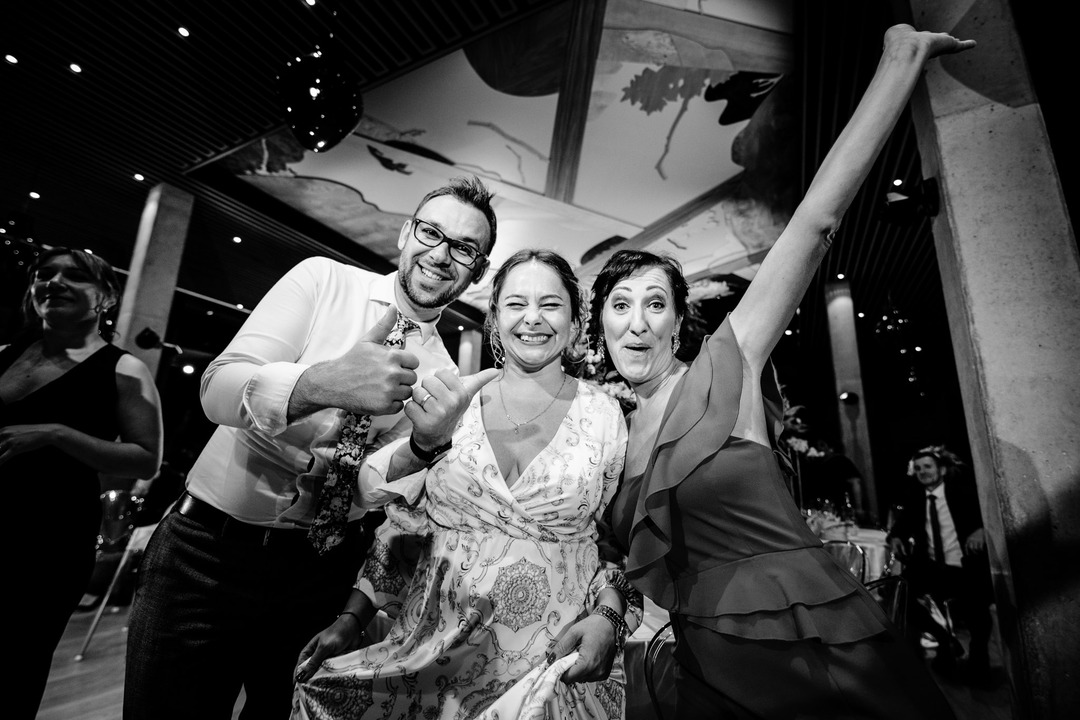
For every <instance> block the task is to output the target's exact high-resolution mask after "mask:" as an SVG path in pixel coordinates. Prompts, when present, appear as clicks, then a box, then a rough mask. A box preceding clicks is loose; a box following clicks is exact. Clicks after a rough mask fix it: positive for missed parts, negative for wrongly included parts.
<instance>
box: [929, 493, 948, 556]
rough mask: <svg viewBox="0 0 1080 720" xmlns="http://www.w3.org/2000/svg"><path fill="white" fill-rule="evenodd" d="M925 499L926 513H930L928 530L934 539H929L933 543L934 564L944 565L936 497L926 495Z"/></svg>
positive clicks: (943, 550) (943, 548) (943, 549)
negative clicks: (927, 504) (926, 504)
mask: <svg viewBox="0 0 1080 720" xmlns="http://www.w3.org/2000/svg"><path fill="white" fill-rule="evenodd" d="M926 499H927V501H928V502H929V503H930V504H929V507H927V508H926V512H928V513H930V530H931V532H933V534H934V537H933V538H931V540H932V541H933V543H934V562H936V563H938V564H939V565H944V564H945V546H944V544H943V543H942V542H941V519H940V518H939V517H938V511H937V497H936V496H935V495H927V496H926Z"/></svg>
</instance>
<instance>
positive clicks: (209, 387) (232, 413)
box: [199, 258, 329, 435]
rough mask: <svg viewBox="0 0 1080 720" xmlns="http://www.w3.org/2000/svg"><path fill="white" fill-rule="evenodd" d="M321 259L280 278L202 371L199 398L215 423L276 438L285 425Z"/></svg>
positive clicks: (304, 366)
mask: <svg viewBox="0 0 1080 720" xmlns="http://www.w3.org/2000/svg"><path fill="white" fill-rule="evenodd" d="M327 262H329V261H328V260H326V259H324V258H309V259H308V260H304V261H303V262H301V263H299V264H298V265H296V266H295V267H294V268H293V269H292V270H290V271H289V272H288V273H287V274H286V275H285V276H284V277H282V279H281V280H279V281H278V282H277V283H276V284H275V285H274V286H273V287H272V288H271V289H270V291H269V292H267V294H266V295H265V296H264V297H263V299H262V300H261V301H260V302H259V304H258V305H257V306H256V307H255V309H254V310H253V311H252V313H251V315H250V317H248V319H247V321H246V322H245V323H244V325H243V327H241V328H240V331H239V332H238V333H237V334H236V337H234V338H233V340H232V342H230V343H229V345H228V346H227V347H226V348H225V350H224V351H223V352H222V353H221V354H220V355H218V356H217V357H216V358H215V359H214V360H213V362H211V363H210V365H209V366H207V368H206V372H204V373H203V376H202V383H201V385H200V391H199V395H200V399H201V400H202V406H203V410H204V411H205V412H206V416H207V417H208V418H209V419H210V420H211V421H212V422H215V423H217V424H219V425H227V426H229V427H236V428H243V429H253V430H259V431H260V432H263V433H265V434H267V435H277V434H279V433H281V432H282V431H283V430H285V428H286V427H288V424H289V420H288V411H289V398H290V396H291V395H292V391H293V388H294V387H295V386H296V382H297V380H298V379H299V378H300V375H302V374H303V372H304V371H305V370H307V369H308V367H310V363H308V364H305V363H302V362H300V359H301V357H302V356H303V351H304V347H305V345H306V344H307V342H308V338H309V336H310V333H311V322H312V317H313V316H314V314H315V305H316V301H317V294H318V291H319V285H320V283H322V282H323V281H324V275H325V263H327Z"/></svg>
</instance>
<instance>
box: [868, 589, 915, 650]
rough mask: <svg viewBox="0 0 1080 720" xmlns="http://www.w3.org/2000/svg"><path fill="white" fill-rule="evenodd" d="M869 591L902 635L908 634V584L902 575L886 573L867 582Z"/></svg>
mask: <svg viewBox="0 0 1080 720" xmlns="http://www.w3.org/2000/svg"><path fill="white" fill-rule="evenodd" d="M866 589H867V591H868V592H869V593H870V594H871V595H873V596H874V599H875V600H877V601H878V603H879V604H880V605H881V608H882V610H884V611H885V614H886V615H888V616H889V619H890V620H892V623H893V625H895V626H896V629H897V630H899V631H900V634H901V635H906V634H907V616H908V584H907V580H906V579H905V578H903V577H901V576H900V575H886V576H884V577H880V578H878V579H877V580H871V581H870V582H868V583H866Z"/></svg>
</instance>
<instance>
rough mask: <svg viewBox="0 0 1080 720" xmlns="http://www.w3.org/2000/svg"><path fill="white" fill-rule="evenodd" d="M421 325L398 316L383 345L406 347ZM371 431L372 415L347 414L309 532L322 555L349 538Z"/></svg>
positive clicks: (316, 504)
mask: <svg viewBox="0 0 1080 720" xmlns="http://www.w3.org/2000/svg"><path fill="white" fill-rule="evenodd" d="M419 327H420V326H419V325H417V324H416V323H415V322H413V321H412V320H410V319H409V318H407V317H405V316H404V315H402V314H400V313H398V317H397V323H395V324H394V329H393V330H391V331H390V334H389V335H387V336H386V341H385V342H384V343H383V344H384V345H386V346H387V347H392V348H401V347H404V346H405V336H406V335H407V334H408V333H409V332H410V331H412V330H417V329H419ZM370 427H371V416H370V415H356V414H355V413H345V420H344V422H342V425H341V437H340V438H339V439H338V444H337V448H336V449H335V450H334V459H333V460H332V461H331V463H330V467H329V469H328V470H327V473H326V480H324V481H323V486H322V491H321V492H320V493H319V497H318V498H317V499H316V501H315V519H314V520H312V521H311V527H310V528H309V529H308V540H310V541H311V544H312V545H314V546H315V549H316V550H318V551H319V554H320V555H322V554H324V553H326V552H328V551H329V550H331V549H332V548H333V547H334V546H336V545H338V544H339V543H340V542H341V541H342V540H343V539H344V538H345V528H346V527H347V525H348V521H349V508H351V507H352V501H353V493H354V492H355V491H356V478H357V476H358V475H359V474H360V465H361V464H362V463H363V462H364V455H365V454H366V453H367V436H368V428H370Z"/></svg>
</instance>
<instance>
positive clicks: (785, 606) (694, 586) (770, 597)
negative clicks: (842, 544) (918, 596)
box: [675, 548, 887, 643]
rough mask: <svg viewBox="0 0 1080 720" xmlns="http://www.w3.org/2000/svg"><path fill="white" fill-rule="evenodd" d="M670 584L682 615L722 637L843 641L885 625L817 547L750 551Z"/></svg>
mask: <svg viewBox="0 0 1080 720" xmlns="http://www.w3.org/2000/svg"><path fill="white" fill-rule="evenodd" d="M675 582H676V584H677V586H678V590H677V592H678V595H679V597H680V598H683V599H684V600H683V602H680V603H679V612H680V614H683V615H686V616H687V617H688V618H689V619H690V620H691V621H692V622H694V623H696V624H698V625H701V626H703V627H707V628H710V629H712V630H715V631H717V632H722V633H725V634H727V635H735V636H738V637H742V638H748V639H755V640H805V639H820V640H823V641H825V642H828V643H845V642H853V641H855V640H862V639H864V638H868V637H871V636H873V635H877V634H878V633H881V632H883V631H884V630H885V629H886V623H887V618H886V616H885V614H884V612H882V610H881V608H880V607H879V606H878V604H877V603H876V602H874V601H873V600H872V598H871V599H870V602H867V596H866V594H865V591H864V590H863V588H862V586H861V585H860V584H859V582H858V580H856V579H855V577H854V576H853V575H852V574H851V573H849V572H847V571H846V570H844V569H843V568H841V567H839V566H838V565H837V564H836V562H835V561H834V560H833V559H832V558H831V557H830V556H829V555H828V554H827V553H826V552H825V551H824V550H822V549H821V548H800V549H797V550H788V551H785V552H777V553H770V554H767V555H755V556H753V557H748V558H746V559H744V560H739V561H737V562H732V563H726V564H724V565H720V566H717V567H713V568H709V569H707V570H703V571H701V572H699V573H696V574H693V575H682V576H680V577H679V578H678V579H677V580H676V581H675Z"/></svg>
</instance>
